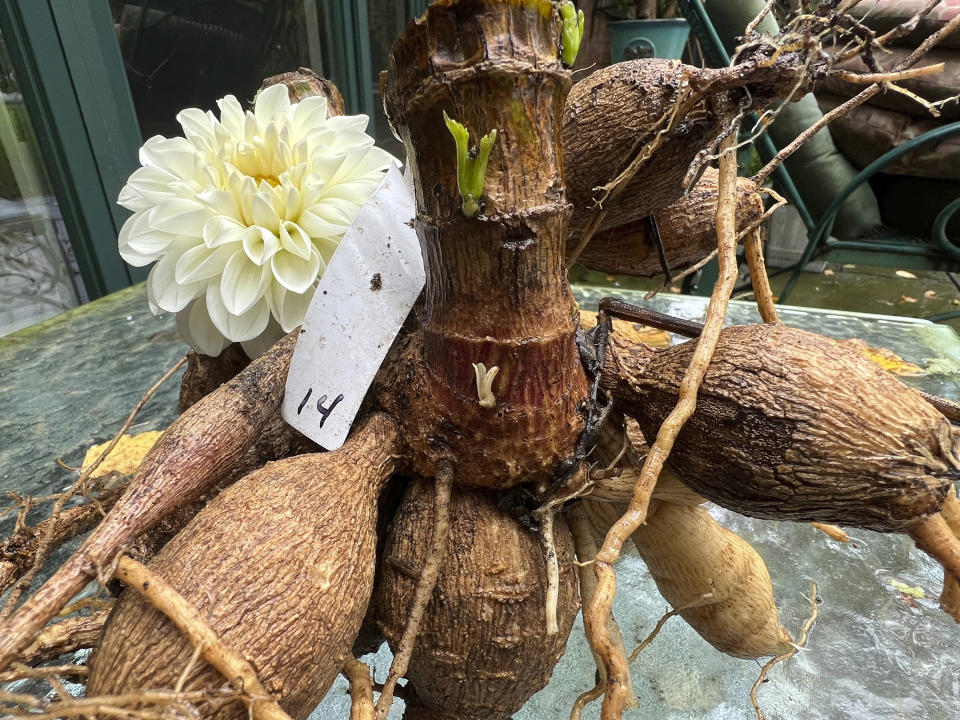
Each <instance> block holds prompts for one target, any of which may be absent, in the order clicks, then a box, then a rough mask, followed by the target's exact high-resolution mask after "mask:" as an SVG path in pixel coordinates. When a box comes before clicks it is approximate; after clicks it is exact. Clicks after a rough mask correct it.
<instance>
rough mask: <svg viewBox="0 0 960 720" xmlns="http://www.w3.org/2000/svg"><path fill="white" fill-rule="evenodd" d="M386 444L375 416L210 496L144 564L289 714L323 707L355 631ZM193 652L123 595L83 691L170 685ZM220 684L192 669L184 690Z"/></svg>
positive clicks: (389, 446) (389, 439)
mask: <svg viewBox="0 0 960 720" xmlns="http://www.w3.org/2000/svg"><path fill="white" fill-rule="evenodd" d="M396 446H397V431H396V426H395V423H394V422H393V421H392V420H391V419H390V418H389V417H387V416H386V415H383V414H378V415H374V416H371V417H370V418H368V419H367V420H366V422H365V423H364V424H363V425H361V426H360V427H359V428H357V429H356V430H355V431H354V432H353V434H352V436H351V437H350V439H349V440H348V441H347V443H346V444H345V445H344V446H343V447H342V448H341V449H339V450H337V451H335V452H332V453H314V454H308V455H299V456H297V457H293V458H287V459H285V460H281V461H278V462H276V463H271V464H268V465H266V466H265V467H263V468H262V469H260V470H258V471H256V472H254V473H252V474H250V475H248V476H247V477H245V478H243V479H242V480H239V481H238V482H237V483H235V484H234V485H232V486H231V487H230V488H228V489H227V490H225V491H224V492H222V493H221V494H220V495H218V496H217V497H216V498H215V499H214V500H213V501H211V502H210V504H209V505H207V507H205V508H204V509H203V510H202V511H201V512H200V513H199V514H198V515H197V516H196V517H195V518H194V519H193V521H191V523H190V524H189V525H187V527H186V528H184V530H182V531H181V532H180V533H179V534H178V535H177V536H176V537H175V538H174V539H173V540H171V541H170V542H169V543H168V544H167V545H166V546H165V547H164V548H163V550H162V551H161V552H160V553H159V554H158V555H157V556H156V558H155V559H154V560H153V561H152V562H151V563H150V565H149V568H150V570H151V571H152V572H154V573H156V574H157V575H159V576H161V577H162V578H163V579H164V580H166V581H167V582H168V583H169V584H170V585H171V586H172V587H173V589H174V590H176V591H177V592H179V593H180V594H181V595H182V596H183V597H184V598H185V599H186V600H187V601H188V602H190V603H192V604H193V605H194V607H195V608H196V609H197V610H198V611H199V612H200V613H202V615H203V616H204V617H205V619H206V621H207V623H208V624H209V625H210V626H211V627H212V628H213V630H214V631H215V632H217V633H218V634H219V637H220V639H221V640H222V641H223V642H224V643H225V644H226V645H227V646H228V647H230V648H232V649H234V650H237V651H239V652H240V653H242V654H243V655H245V656H246V657H248V658H249V659H250V660H251V662H252V663H253V665H254V666H255V667H256V669H257V672H258V673H259V679H260V681H261V683H262V684H263V686H264V687H265V688H266V689H267V690H268V691H269V692H270V693H271V694H273V695H274V696H275V697H276V699H277V700H278V701H279V702H280V704H281V706H282V707H283V709H284V710H285V711H286V712H287V713H288V714H289V715H290V716H291V717H294V718H306V717H307V716H308V715H309V714H310V712H311V711H312V710H313V708H314V707H315V706H316V705H317V703H319V702H320V700H321V699H322V698H323V696H324V694H325V693H326V692H327V690H328V689H329V687H330V685H331V684H332V683H333V681H334V679H335V678H336V675H337V673H339V671H340V668H341V667H342V665H343V662H344V660H345V659H346V657H347V655H348V654H349V652H350V649H351V646H352V645H353V642H354V639H355V638H356V636H357V633H358V632H359V630H360V623H361V621H362V620H363V616H364V613H365V612H366V608H367V603H368V600H369V597H370V593H371V590H372V587H373V571H374V564H375V547H376V518H377V513H376V508H377V496H378V495H379V493H380V491H381V489H382V488H383V486H384V484H385V482H386V480H387V479H388V478H389V477H390V475H391V474H392V472H393V470H394V453H395V451H396ZM192 655H193V647H192V646H191V645H190V643H189V642H188V641H187V640H186V638H184V637H183V636H182V635H181V634H180V633H179V631H178V630H177V629H176V627H174V626H173V624H172V623H171V622H170V621H169V620H168V619H167V618H166V617H164V616H163V615H162V614H160V613H159V612H158V611H157V610H155V609H153V607H151V606H150V605H149V604H148V603H147V602H146V601H145V600H144V599H143V598H142V597H141V596H140V595H138V594H137V593H136V592H131V591H130V590H127V591H126V592H125V593H124V594H123V595H122V596H121V598H120V600H119V602H118V604H117V606H116V608H115V609H114V610H113V612H112V613H111V615H110V618H109V620H108V622H107V625H106V627H105V628H104V633H103V636H102V638H101V640H100V643H99V645H98V646H97V648H96V650H95V651H94V654H93V657H92V659H91V672H90V681H89V684H88V694H89V695H91V696H92V695H96V694H121V693H125V692H130V691H134V690H139V689H143V688H152V687H169V686H173V685H174V684H175V683H176V682H177V679H178V677H179V676H180V674H181V673H182V672H184V668H185V667H187V666H188V665H189V663H190V660H191V656H192ZM228 679H232V678H228ZM222 682H223V679H222V678H219V676H218V673H217V672H216V671H215V670H213V669H212V668H211V667H210V666H209V665H207V664H206V663H204V662H197V663H196V665H195V666H194V668H193V670H192V671H191V672H190V673H189V674H188V676H187V678H186V682H185V684H184V688H186V689H188V690H193V689H203V688H205V687H209V686H217V685H220V684H222ZM210 716H211V717H217V718H221V719H223V718H243V717H245V716H246V709H245V708H244V707H243V705H241V704H240V703H239V702H234V703H231V704H229V705H225V706H223V707H222V708H220V709H219V710H217V711H216V713H215V714H211V715H210Z"/></svg>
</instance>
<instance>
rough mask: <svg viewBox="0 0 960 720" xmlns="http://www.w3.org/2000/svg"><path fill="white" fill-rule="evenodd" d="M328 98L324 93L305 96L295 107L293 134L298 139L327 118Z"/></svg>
mask: <svg viewBox="0 0 960 720" xmlns="http://www.w3.org/2000/svg"><path fill="white" fill-rule="evenodd" d="M327 111H328V110H327V99H326V98H325V97H323V96H322V95H314V96H313V97H308V98H304V99H303V100H301V101H300V102H298V103H297V104H296V106H295V107H294V108H293V135H292V137H294V138H297V139H298V140H299V139H300V138H302V137H303V136H304V134H305V133H306V132H308V131H309V130H310V129H311V128H315V127H320V126H321V125H323V122H324V121H325V120H326V119H327Z"/></svg>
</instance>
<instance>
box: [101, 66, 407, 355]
mask: <svg viewBox="0 0 960 720" xmlns="http://www.w3.org/2000/svg"><path fill="white" fill-rule="evenodd" d="M218 105H219V106H220V117H219V119H218V118H217V117H216V116H215V115H214V114H213V113H212V112H203V111H201V110H197V109H195V108H190V109H187V110H184V111H183V112H181V113H180V114H179V115H177V120H178V121H179V123H180V125H181V126H183V132H184V135H185V137H174V138H164V137H161V136H159V135H158V136H156V137H152V138H150V139H149V140H147V141H146V142H145V143H144V145H143V147H142V148H141V150H140V164H141V165H143V167H141V168H140V169H138V170H136V171H135V172H134V173H133V174H132V175H131V176H130V179H129V180H128V181H127V184H126V185H125V186H124V188H123V190H121V191H120V198H119V200H118V202H119V203H120V204H121V205H122V206H123V207H125V208H127V209H129V210H132V211H133V215H132V216H131V217H130V218H129V219H128V220H127V222H126V223H124V225H123V228H122V229H121V231H120V238H119V245H120V255H121V256H122V257H123V259H124V260H126V261H127V262H128V263H130V264H131V265H137V266H143V265H148V264H150V263H152V262H156V264H155V265H154V266H153V268H152V269H151V270H150V276H149V278H148V279H147V297H148V299H149V302H150V309H151V310H152V311H153V312H154V314H159V313H160V312H163V311H166V312H172V313H177V325H178V327H179V328H180V332H181V333H182V334H183V336H184V338H185V339H186V340H187V342H189V343H190V344H191V345H192V346H193V347H194V349H196V350H197V351H198V352H201V353H203V354H205V355H219V354H220V352H221V351H222V350H223V349H224V348H225V347H226V346H227V345H228V344H229V343H231V342H241V343H244V348H245V349H246V350H247V352H248V353H249V354H251V355H256V354H259V353H260V352H262V351H263V350H264V349H266V348H267V347H269V346H270V344H272V343H273V342H275V341H276V340H277V339H279V338H280V337H281V335H282V334H283V333H284V332H289V331H290V330H292V329H293V328H294V327H296V326H297V325H299V324H300V323H301V322H302V321H303V316H304V314H305V313H306V310H307V307H308V306H309V304H310V300H311V299H312V297H313V291H314V289H315V287H316V284H317V279H318V278H319V277H320V276H321V275H322V274H323V271H324V269H325V268H326V266H327V263H328V262H330V258H331V256H332V255H333V252H334V250H336V249H337V244H338V243H339V242H340V239H341V237H342V236H343V233H344V232H345V231H346V230H347V228H348V227H350V225H351V223H353V220H354V218H355V217H356V215H357V212H358V211H359V210H360V208H361V206H363V204H364V203H365V202H366V201H367V199H368V198H369V197H370V195H371V194H372V193H373V191H374V190H375V189H376V188H377V186H378V185H379V184H380V181H381V180H382V178H383V175H384V173H385V171H386V169H387V168H388V167H389V166H390V164H391V163H395V162H396V160H394V158H393V157H392V156H391V155H389V154H388V153H386V152H385V151H383V150H381V149H379V148H377V147H374V144H373V142H374V141H373V138H371V137H370V136H369V135H367V134H366V132H365V130H366V126H367V117H366V116H364V115H355V116H339V117H328V116H327V101H326V100H325V99H324V98H321V97H311V98H307V99H305V100H302V101H300V102H299V103H295V104H291V103H290V100H289V97H288V95H287V88H286V87H285V86H283V85H273V86H271V87H269V88H267V89H265V90H263V91H261V92H260V94H259V95H257V99H256V103H255V106H254V110H253V111H252V112H250V111H247V112H244V110H243V108H242V107H241V106H240V103H239V102H238V101H237V99H236V98H235V97H233V96H232V95H228V96H227V97H225V98H223V99H222V100H219V101H218Z"/></svg>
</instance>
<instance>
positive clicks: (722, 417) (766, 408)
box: [604, 324, 960, 532]
mask: <svg viewBox="0 0 960 720" xmlns="http://www.w3.org/2000/svg"><path fill="white" fill-rule="evenodd" d="M693 346H694V342H693V341H690V342H686V343H683V344H681V345H676V346H674V347H671V348H668V349H666V350H660V351H654V350H651V349H649V348H645V347H643V346H633V347H629V346H628V345H627V343H625V342H624V341H623V340H621V339H618V337H617V336H616V335H612V336H611V342H610V346H609V347H610V349H611V352H609V353H608V356H607V363H608V367H610V369H611V372H610V373H609V374H606V375H605V376H604V377H605V378H608V380H607V381H606V384H607V387H608V389H609V390H610V391H611V392H612V393H613V395H614V398H615V399H616V400H617V402H618V403H620V404H621V405H620V406H621V407H622V408H623V410H624V412H626V413H627V414H628V415H630V416H631V417H633V418H635V419H636V420H637V422H638V423H639V425H640V428H641V429H642V431H643V433H644V435H645V436H647V437H653V436H654V435H655V434H656V431H657V428H658V427H659V425H660V423H661V422H662V421H663V419H664V418H665V417H666V415H667V413H669V411H670V409H671V408H672V407H673V405H674V403H675V402H676V397H677V389H678V386H679V383H680V378H681V377H682V375H683V372H684V369H685V368H686V367H687V364H688V362H689V359H690V354H691V353H692V351H693ZM958 443H960V429H957V428H954V427H953V426H952V425H951V424H950V423H949V422H948V421H947V419H946V418H944V417H943V416H942V415H941V414H940V413H939V412H937V411H936V410H935V409H934V408H933V407H932V406H931V405H929V403H927V402H926V401H925V400H924V399H923V398H922V397H921V396H920V394H919V393H917V392H916V391H915V390H912V389H910V388H908V387H907V386H905V385H903V384H902V383H901V382H900V381H899V380H897V379H896V378H895V377H893V376H891V375H890V374H889V373H886V372H884V371H883V370H882V369H881V368H880V367H879V366H878V365H877V364H876V363H874V362H872V361H870V360H869V359H867V358H865V357H864V356H863V355H861V354H860V353H859V352H857V351H856V350H855V349H853V348H851V347H849V346H847V345H845V344H844V343H841V342H839V341H836V340H832V339H830V338H826V337H823V336H820V335H816V334H814V333H810V332H806V331H803V330H796V329H794V328H789V327H787V326H785V325H780V324H766V325H744V326H736V327H729V328H726V329H724V330H723V331H722V333H721V336H720V342H719V344H718V346H717V349H716V352H715V353H714V356H713V361H712V362H711V364H710V367H709V369H708V370H707V374H706V377H705V378H704V381H703V384H702V386H701V388H700V392H699V396H698V401H697V408H696V411H695V412H694V414H693V416H692V417H691V418H690V419H689V420H688V421H687V424H686V425H685V426H684V428H683V429H682V430H681V431H680V434H679V436H678V437H677V441H676V444H675V446H674V449H673V452H672V453H671V455H670V458H669V463H670V465H671V466H672V467H673V468H674V470H675V471H677V473H678V475H679V476H680V477H682V478H683V481H684V482H685V483H687V484H688V485H689V486H690V487H691V488H692V489H693V490H695V491H696V492H698V493H700V494H701V495H703V496H704V497H706V498H708V499H710V500H713V501H714V502H716V503H719V504H720V505H723V506H724V507H728V508H730V509H732V510H736V511H737V512H741V513H743V514H744V515H750V516H752V517H760V518H770V519H777V520H802V521H819V522H830V523H837V524H840V525H849V526H853V527H861V528H866V529H869V530H878V531H880V532H906V531H909V530H910V529H911V527H912V526H913V525H914V524H915V523H917V522H918V521H919V520H920V519H921V518H923V517H924V516H926V515H930V514H931V513H936V512H938V511H939V509H940V507H941V505H942V504H943V501H944V498H945V497H946V494H947V490H948V488H949V487H950V485H951V483H952V482H953V480H954V478H955V477H957V475H958V474H960V473H958V468H960V456H958Z"/></svg>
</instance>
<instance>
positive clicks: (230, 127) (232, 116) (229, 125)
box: [217, 95, 243, 138]
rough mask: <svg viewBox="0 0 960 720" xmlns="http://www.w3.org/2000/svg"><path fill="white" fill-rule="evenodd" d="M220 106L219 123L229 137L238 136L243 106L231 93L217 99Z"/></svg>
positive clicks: (241, 129) (240, 129)
mask: <svg viewBox="0 0 960 720" xmlns="http://www.w3.org/2000/svg"><path fill="white" fill-rule="evenodd" d="M217 107H219V108H220V124H221V125H222V126H223V129H224V130H226V131H227V133H229V136H230V137H231V138H239V137H241V136H242V131H243V107H242V106H241V105H240V103H239V101H238V100H237V99H236V98H235V97H234V96H233V95H227V96H226V97H224V98H221V99H220V100H217Z"/></svg>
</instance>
